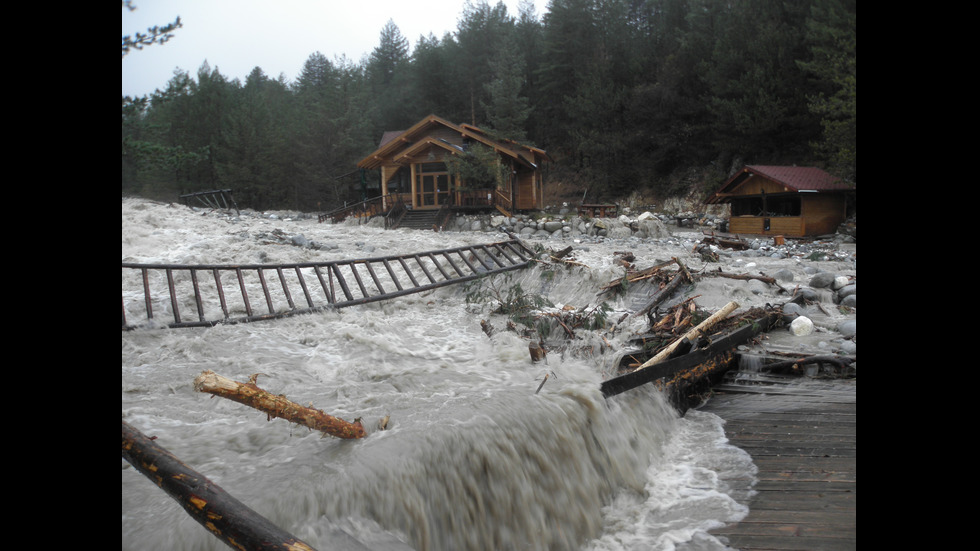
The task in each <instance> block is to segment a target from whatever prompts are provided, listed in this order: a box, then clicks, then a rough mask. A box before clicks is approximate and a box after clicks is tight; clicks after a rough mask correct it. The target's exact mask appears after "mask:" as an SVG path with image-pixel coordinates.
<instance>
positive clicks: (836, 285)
mask: <svg viewBox="0 0 980 551" xmlns="http://www.w3.org/2000/svg"><path fill="white" fill-rule="evenodd" d="M850 282H851V280H850V279H849V278H848V277H847V276H837V277H835V278H834V282H833V283H832V284H831V286H830V288H831V289H833V290H835V291H836V290H837V289H840V288H842V287H847V284H848V283H850Z"/></svg>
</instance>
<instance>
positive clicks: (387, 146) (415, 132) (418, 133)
mask: <svg viewBox="0 0 980 551" xmlns="http://www.w3.org/2000/svg"><path fill="white" fill-rule="evenodd" d="M438 125H441V126H445V127H447V128H450V129H452V130H454V131H456V132H459V134H460V135H461V136H464V137H467V138H471V139H473V140H475V141H478V142H480V143H482V144H484V145H486V146H488V147H490V148H493V149H494V150H496V151H497V152H498V153H500V154H502V155H505V156H507V157H511V158H513V159H514V160H516V161H518V162H520V163H523V164H525V165H528V166H530V167H531V168H537V164H536V163H537V161H536V159H535V156H540V157H543V158H545V159H549V157H548V154H547V153H545V152H544V151H543V150H541V149H537V148H534V147H529V146H526V145H521V144H518V143H516V142H511V141H502V140H495V139H492V138H490V137H489V136H488V135H487V133H486V132H484V131H483V130H480V129H479V128H477V127H475V126H471V125H467V124H461V125H455V124H453V123H451V122H449V121H447V120H445V119H442V118H440V117H437V116H435V115H429V116H428V117H426V118H424V119H422V120H421V121H419V122H417V123H415V125H413V126H412V127H411V128H409V129H408V130H404V131H395V132H385V133H384V135H382V137H381V143H380V144H378V149H377V150H375V151H374V152H373V153H371V154H370V155H368V156H367V157H365V158H363V159H361V161H360V162H358V163H357V166H358V168H368V169H373V168H378V167H380V166H381V165H383V164H384V163H385V162H390V161H391V160H393V159H395V158H397V157H402V156H403V155H404V153H405V152H399V149H400V148H402V147H405V146H406V145H410V144H414V145H412V150H413V151H414V150H417V149H418V147H419V146H421V145H423V144H424V145H437V146H439V147H443V148H446V149H449V147H455V146H452V145H451V144H448V143H446V144H438V143H436V142H434V141H432V140H430V139H427V135H428V134H429V133H430V132H431V131H432V128H433V127H434V126H438ZM456 149H457V150H458V148H456Z"/></svg>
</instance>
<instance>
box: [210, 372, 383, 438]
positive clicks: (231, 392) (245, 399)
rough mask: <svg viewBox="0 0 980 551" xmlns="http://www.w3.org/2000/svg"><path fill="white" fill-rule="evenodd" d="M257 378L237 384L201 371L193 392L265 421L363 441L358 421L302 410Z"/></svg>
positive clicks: (307, 408)
mask: <svg viewBox="0 0 980 551" xmlns="http://www.w3.org/2000/svg"><path fill="white" fill-rule="evenodd" d="M257 377H258V375H252V376H251V377H250V378H249V381H248V382H247V383H239V382H237V381H233V380H231V379H229V378H227V377H222V376H221V375H218V374H217V373H215V372H213V371H210V370H208V371H205V372H203V373H201V374H200V375H198V377H197V378H196V379H194V390H197V391H199V392H207V393H210V394H213V395H215V396H220V397H222V398H227V399H229V400H232V401H234V402H238V403H240V404H245V405H246V406H249V407H253V408H255V409H258V410H260V411H264V412H265V413H266V414H267V415H268V417H269V419H270V420H271V419H272V418H274V417H281V418H283V419H285V420H287V421H290V422H292V423H296V424H298V425H304V426H307V427H309V428H311V429H314V430H318V431H320V432H323V433H325V434H329V435H331V436H336V437H337V438H363V437H364V436H365V434H366V433H365V432H364V427H363V426H362V425H361V421H360V419H355V420H354V422H353V423H349V422H347V421H344V420H343V419H340V418H337V417H333V416H331V415H327V414H326V413H324V412H322V411H320V410H318V409H314V408H312V407H304V406H301V405H299V404H296V403H294V402H291V401H289V400H288V399H286V397H285V396H281V395H278V396H277V395H275V394H271V393H269V392H266V391H265V390H262V389H261V388H259V387H258V386H256V384H255V380H256V378H257Z"/></svg>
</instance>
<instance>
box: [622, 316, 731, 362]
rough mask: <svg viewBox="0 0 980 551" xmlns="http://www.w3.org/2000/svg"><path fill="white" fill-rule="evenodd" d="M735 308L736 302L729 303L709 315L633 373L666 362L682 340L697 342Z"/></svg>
mask: <svg viewBox="0 0 980 551" xmlns="http://www.w3.org/2000/svg"><path fill="white" fill-rule="evenodd" d="M736 308H738V303H737V302H735V301H732V302H729V303H728V304H726V305H725V306H724V307H723V308H722V309H721V310H718V311H717V312H715V313H714V314H711V316H710V317H709V318H708V319H706V320H704V321H702V322H701V323H699V324H698V326H697V327H695V328H694V329H691V330H690V331H688V332H687V333H685V334H684V336H682V337H681V338H679V339H677V340H675V341H674V342H673V343H671V344H670V346H668V347H666V348H664V349H663V350H661V351H660V352H659V353H658V354H657V355H656V356H654V357H652V358H650V359H649V360H647V361H646V362H644V363H643V365H641V366H640V367H638V368H636V369H634V371H639V370H641V369H643V368H644V367H649V366H651V365H653V364H655V363H658V362H662V361H664V360H666V359H667V358H669V357H670V355H671V353H672V352H673V351H674V349H675V348H677V347H678V346H680V344H681V342H682V341H683V340H684V339H687V340H689V341H690V342H697V340H698V339H700V338H701V336H702V335H703V334H704V332H705V331H707V330H708V329H710V328H711V327H712V326H714V325H715V324H716V323H718V322H719V321H721V320H723V319H725V318H727V317H728V315H729V314H731V313H732V312H734V311H735V309H736Z"/></svg>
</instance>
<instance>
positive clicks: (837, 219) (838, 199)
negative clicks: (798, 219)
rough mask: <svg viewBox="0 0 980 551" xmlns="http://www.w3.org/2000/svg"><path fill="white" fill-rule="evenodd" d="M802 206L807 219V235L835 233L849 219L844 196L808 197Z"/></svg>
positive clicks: (814, 195) (817, 195)
mask: <svg viewBox="0 0 980 551" xmlns="http://www.w3.org/2000/svg"><path fill="white" fill-rule="evenodd" d="M804 199H805V200H804V201H803V203H802V204H801V205H800V207H802V213H801V214H802V215H803V217H804V218H805V219H806V228H805V231H806V234H805V235H823V234H828V233H834V232H836V231H837V227H838V226H840V224H841V222H843V221H844V220H845V219H846V218H847V204H846V202H845V200H844V196H843V195H842V194H837V195H823V194H813V195H812V196H807V197H805V198H804Z"/></svg>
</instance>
